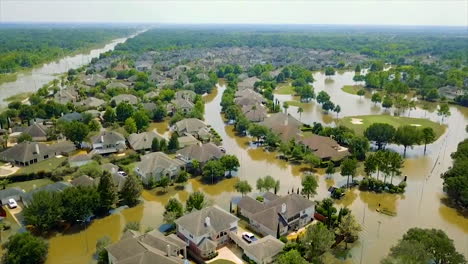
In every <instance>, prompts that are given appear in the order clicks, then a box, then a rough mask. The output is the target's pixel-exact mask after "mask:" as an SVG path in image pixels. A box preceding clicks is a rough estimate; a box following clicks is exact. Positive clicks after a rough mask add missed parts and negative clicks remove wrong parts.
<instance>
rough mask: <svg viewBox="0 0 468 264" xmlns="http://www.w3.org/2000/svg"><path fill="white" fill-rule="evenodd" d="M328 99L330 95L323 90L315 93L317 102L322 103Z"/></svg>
mask: <svg viewBox="0 0 468 264" xmlns="http://www.w3.org/2000/svg"><path fill="white" fill-rule="evenodd" d="M328 101H330V95H328V93H327V92H325V91H320V92H319V93H318V95H317V103H319V104H323V103H325V102H328Z"/></svg>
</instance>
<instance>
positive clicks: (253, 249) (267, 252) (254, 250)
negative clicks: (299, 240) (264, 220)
mask: <svg viewBox="0 0 468 264" xmlns="http://www.w3.org/2000/svg"><path fill="white" fill-rule="evenodd" d="M283 247H284V243H283V242H281V241H280V240H278V239H276V238H274V237H273V236H270V235H268V236H265V237H262V238H261V239H259V240H257V241H255V242H253V243H251V244H249V245H248V246H246V247H245V248H244V254H245V255H246V256H247V257H248V258H249V259H251V260H253V261H254V262H255V263H257V264H268V263H273V262H274V259H275V257H276V256H277V255H278V254H279V253H281V251H282V250H283Z"/></svg>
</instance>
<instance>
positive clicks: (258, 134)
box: [249, 124, 268, 141]
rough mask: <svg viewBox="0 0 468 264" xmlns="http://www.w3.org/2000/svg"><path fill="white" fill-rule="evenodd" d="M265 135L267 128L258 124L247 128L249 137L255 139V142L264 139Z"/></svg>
mask: <svg viewBox="0 0 468 264" xmlns="http://www.w3.org/2000/svg"><path fill="white" fill-rule="evenodd" d="M267 133H268V128H266V127H265V126H261V125H258V124H252V125H250V126H249V134H250V136H252V137H255V138H257V141H259V140H260V139H261V138H263V137H265V136H266V134H267Z"/></svg>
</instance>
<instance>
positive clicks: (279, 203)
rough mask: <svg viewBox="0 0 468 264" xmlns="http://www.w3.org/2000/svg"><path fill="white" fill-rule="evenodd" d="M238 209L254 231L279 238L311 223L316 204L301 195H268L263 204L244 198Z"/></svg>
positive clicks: (247, 197)
mask: <svg viewBox="0 0 468 264" xmlns="http://www.w3.org/2000/svg"><path fill="white" fill-rule="evenodd" d="M237 209H238V213H239V214H240V215H242V216H243V217H245V218H247V219H248V220H249V225H250V227H251V228H252V229H254V230H255V231H257V232H258V233H261V234H263V235H271V236H274V237H279V236H282V235H287V234H288V233H290V232H292V231H294V230H297V229H299V228H301V227H304V226H305V225H307V224H308V223H309V222H311V221H312V220H313V218H312V217H313V215H314V212H315V203H314V202H312V201H310V200H308V199H306V198H304V197H302V196H301V195H299V194H288V195H286V196H277V195H275V194H272V193H266V195H264V201H263V202H259V201H257V200H256V199H253V198H252V197H249V196H244V197H242V198H241V200H240V201H239V203H238V205H237Z"/></svg>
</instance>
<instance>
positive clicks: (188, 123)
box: [175, 118, 206, 135]
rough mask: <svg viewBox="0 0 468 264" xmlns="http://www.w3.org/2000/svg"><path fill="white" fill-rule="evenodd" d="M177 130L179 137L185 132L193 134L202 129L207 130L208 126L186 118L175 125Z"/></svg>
mask: <svg viewBox="0 0 468 264" xmlns="http://www.w3.org/2000/svg"><path fill="white" fill-rule="evenodd" d="M175 128H176V131H177V132H178V133H179V135H181V134H183V133H185V132H187V133H190V134H193V133H197V132H198V131H199V130H200V129H202V128H206V124H205V122H203V121H201V120H200V119H197V118H186V119H183V120H180V121H179V122H177V123H175Z"/></svg>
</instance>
